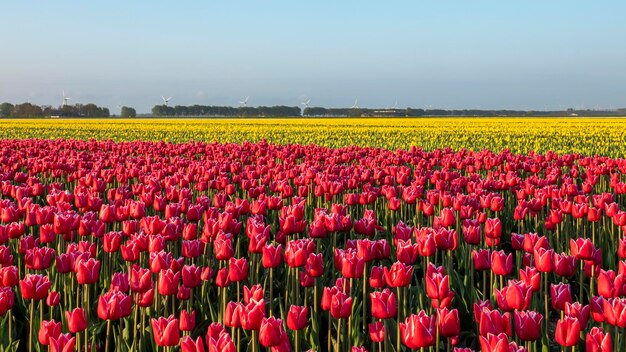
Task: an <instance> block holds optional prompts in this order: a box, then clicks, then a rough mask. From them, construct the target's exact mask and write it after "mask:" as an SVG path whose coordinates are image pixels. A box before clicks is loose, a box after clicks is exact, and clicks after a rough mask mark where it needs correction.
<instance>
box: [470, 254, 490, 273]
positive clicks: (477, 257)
mask: <svg viewBox="0 0 626 352" xmlns="http://www.w3.org/2000/svg"><path fill="white" fill-rule="evenodd" d="M472 259H473V260H474V270H476V271H483V270H488V269H491V251H490V250H489V249H479V250H478V251H476V250H474V249H472Z"/></svg>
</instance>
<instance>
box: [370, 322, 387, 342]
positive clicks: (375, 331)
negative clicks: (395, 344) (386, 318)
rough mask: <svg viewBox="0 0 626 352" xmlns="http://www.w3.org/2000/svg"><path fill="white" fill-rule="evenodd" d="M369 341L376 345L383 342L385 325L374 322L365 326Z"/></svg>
mask: <svg viewBox="0 0 626 352" xmlns="http://www.w3.org/2000/svg"><path fill="white" fill-rule="evenodd" d="M367 327H368V330H369V334H370V339H371V340H372V342H375V343H378V342H383V341H384V340H385V325H384V324H383V323H382V322H380V321H377V322H374V323H370V324H368V325H367Z"/></svg>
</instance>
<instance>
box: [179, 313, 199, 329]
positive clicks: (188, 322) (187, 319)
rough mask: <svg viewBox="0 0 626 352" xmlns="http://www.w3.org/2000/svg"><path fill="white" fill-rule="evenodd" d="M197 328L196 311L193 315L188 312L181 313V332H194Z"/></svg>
mask: <svg viewBox="0 0 626 352" xmlns="http://www.w3.org/2000/svg"><path fill="white" fill-rule="evenodd" d="M195 327H196V311H195V310H192V311H191V314H190V313H189V312H187V311H186V310H181V311H180V317H179V328H180V331H192V330H193V329H194V328H195Z"/></svg>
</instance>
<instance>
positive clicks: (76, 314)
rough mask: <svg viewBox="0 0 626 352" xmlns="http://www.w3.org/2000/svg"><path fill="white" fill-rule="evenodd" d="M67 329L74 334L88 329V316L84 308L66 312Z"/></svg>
mask: <svg viewBox="0 0 626 352" xmlns="http://www.w3.org/2000/svg"><path fill="white" fill-rule="evenodd" d="M65 320H66V321H67V327H68V329H69V330H70V332H71V333H72V334H76V333H78V332H81V331H84V330H85V329H86V328H87V315H86V314H85V310H84V309H83V308H74V310H72V311H66V312H65Z"/></svg>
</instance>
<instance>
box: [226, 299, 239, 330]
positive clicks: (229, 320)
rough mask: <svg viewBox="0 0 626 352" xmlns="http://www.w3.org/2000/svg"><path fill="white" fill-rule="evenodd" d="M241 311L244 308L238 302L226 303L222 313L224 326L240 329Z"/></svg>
mask: <svg viewBox="0 0 626 352" xmlns="http://www.w3.org/2000/svg"><path fill="white" fill-rule="evenodd" d="M243 309H244V306H243V304H241V303H240V302H233V301H230V302H228V304H227V305H226V310H225V311H224V325H225V326H229V327H234V328H240V327H241V315H242V314H243Z"/></svg>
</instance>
